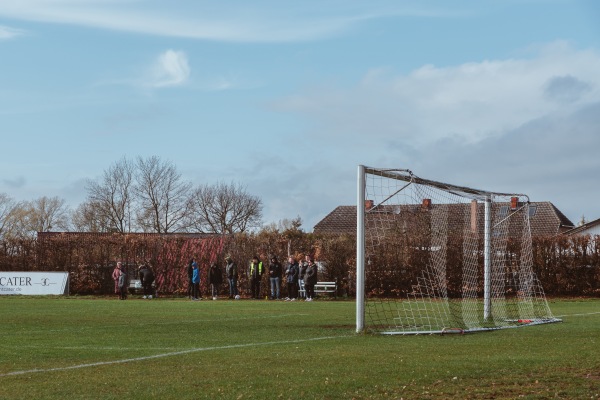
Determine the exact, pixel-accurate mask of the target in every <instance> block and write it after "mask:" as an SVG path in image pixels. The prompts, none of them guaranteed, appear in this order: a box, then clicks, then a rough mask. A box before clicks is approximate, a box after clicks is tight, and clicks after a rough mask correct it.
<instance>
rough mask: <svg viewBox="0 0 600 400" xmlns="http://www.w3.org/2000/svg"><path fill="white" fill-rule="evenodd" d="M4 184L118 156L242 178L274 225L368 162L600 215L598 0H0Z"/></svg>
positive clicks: (64, 181)
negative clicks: (151, 158) (151, 159)
mask: <svg viewBox="0 0 600 400" xmlns="http://www.w3.org/2000/svg"><path fill="white" fill-rule="evenodd" d="M0 137H1V138H2V139H3V141H2V142H3V145H2V147H1V148H2V151H1V157H0V165H1V168H0V171H1V172H0V192H4V193H7V194H9V195H11V196H12V197H14V198H16V199H18V200H32V199H34V198H37V197H40V196H59V197H62V198H64V199H66V200H67V202H68V204H69V205H70V206H71V207H73V208H75V207H76V206H77V205H78V204H79V203H81V202H83V201H84V200H85V197H86V192H85V182H86V180H87V179H95V178H97V177H99V176H100V175H101V174H102V172H103V171H104V170H105V169H107V168H108V167H109V166H110V165H111V164H112V163H114V162H115V161H117V160H119V159H120V158H121V157H123V156H127V157H132V158H134V157H137V156H142V157H147V156H152V155H158V156H160V157H161V158H162V159H164V160H170V161H172V162H174V163H175V164H176V165H177V167H178V169H179V171H180V172H181V173H182V175H183V177H184V178H185V179H186V180H190V181H191V182H193V183H194V184H201V183H216V182H219V181H223V182H226V183H229V182H236V183H237V182H239V183H242V184H243V185H245V186H246V188H247V191H248V192H249V193H251V194H254V195H257V196H260V197H261V198H262V199H263V202H264V206H265V208H264V221H265V223H270V222H277V221H279V220H281V219H284V218H288V219H291V218H295V217H297V216H300V217H301V218H302V220H303V221H304V225H303V228H304V229H305V230H307V231H311V230H312V228H313V226H314V224H315V223H316V222H318V221H319V220H320V219H321V218H323V217H324V216H325V215H327V213H329V212H330V211H331V210H332V209H333V208H334V207H336V206H338V205H351V204H355V201H356V169H357V165H359V164H364V165H368V166H374V167H398V168H409V169H411V170H412V171H413V172H414V173H415V174H417V175H419V176H421V177H424V178H428V179H433V180H437V181H445V182H449V183H454V184H457V185H462V186H470V187H475V188H480V189H485V190H494V191H500V192H519V193H526V194H528V195H529V196H530V198H531V199H532V200H533V201H551V202H553V203H554V204H555V205H556V206H557V207H558V208H559V209H560V210H562V211H563V212H564V213H565V214H566V215H567V216H568V217H569V218H570V219H571V220H572V221H573V222H575V223H576V222H577V221H579V219H580V218H581V216H582V215H585V217H586V219H588V220H591V219H597V218H600V202H598V199H599V198H600V184H599V183H600V178H599V172H600V157H598V149H600V2H596V1H577V0H564V1H562V0H556V1H552V0H547V1H541V0H521V1H510V0H507V1H452V2H450V1H400V0H393V1H392V0H382V1H369V2H366V1H355V0H344V1H342V0H319V1H316V0H315V1H313V0H304V1H301V2H298V1H275V0H273V1H268V0H259V1H219V2H215V1H211V2H209V1H202V0H173V1H168V2H167V1H158V0H103V1H101V0H0Z"/></svg>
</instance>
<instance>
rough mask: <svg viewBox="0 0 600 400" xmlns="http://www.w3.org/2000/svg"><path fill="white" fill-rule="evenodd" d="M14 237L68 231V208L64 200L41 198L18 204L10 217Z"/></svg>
mask: <svg viewBox="0 0 600 400" xmlns="http://www.w3.org/2000/svg"><path fill="white" fill-rule="evenodd" d="M10 218H11V220H12V224H13V226H14V234H15V236H35V234H36V233H37V232H47V231H51V230H53V229H56V230H63V231H68V230H69V208H68V207H67V205H66V201H65V200H64V199H61V198H58V197H46V196H42V197H40V198H37V199H35V200H33V201H24V202H20V203H18V204H17V205H16V206H15V207H14V209H13V212H12V213H11V216H10Z"/></svg>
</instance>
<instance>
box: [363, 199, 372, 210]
mask: <svg viewBox="0 0 600 400" xmlns="http://www.w3.org/2000/svg"><path fill="white" fill-rule="evenodd" d="M372 208H373V200H365V211H369V210H371V209H372Z"/></svg>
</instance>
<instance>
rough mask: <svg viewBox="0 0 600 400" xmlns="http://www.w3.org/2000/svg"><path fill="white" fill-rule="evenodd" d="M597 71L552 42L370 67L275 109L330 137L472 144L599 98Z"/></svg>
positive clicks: (593, 59) (596, 58)
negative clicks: (507, 55) (524, 52)
mask: <svg viewBox="0 0 600 400" xmlns="http://www.w3.org/2000/svg"><path fill="white" fill-rule="evenodd" d="M598 71H600V54H599V53H598V52H594V51H578V50H574V49H572V48H571V47H569V46H568V45H566V44H565V43H554V44H552V45H549V46H547V47H546V48H544V49H543V50H542V51H541V52H539V53H537V54H535V55H534V56H533V57H531V58H529V59H510V60H493V61H481V62H472V63H468V64H463V65H458V66H452V67H435V66H431V65H426V66H423V67H421V68H419V69H417V70H415V71H413V72H412V73H410V74H408V75H393V74H392V73H391V72H390V71H387V70H384V69H383V70H382V69H373V70H371V71H369V72H368V73H366V75H365V77H364V79H363V80H362V81H361V82H360V83H358V84H357V85H356V86H355V87H352V88H332V87H327V88H313V89H311V90H310V91H308V92H307V93H303V94H300V95H296V96H293V97H290V98H288V99H285V100H283V101H281V102H280V103H279V104H278V107H280V108H281V109H283V110H286V111H292V112H297V113H301V114H304V115H308V116H309V117H311V118H313V119H316V120H318V121H320V122H321V124H322V126H323V127H324V128H325V129H324V130H325V131H326V132H328V134H329V135H330V136H331V135H334V137H333V139H334V140H337V139H338V138H337V136H336V134H337V135H350V134H362V135H366V134H368V135H369V136H370V137H372V138H374V139H377V140H379V141H381V140H393V141H401V140H404V141H407V142H410V143H411V145H412V146H425V145H428V144H430V143H432V142H435V141H438V140H441V139H443V138H448V137H457V138H460V139H461V140H463V141H466V142H473V143H474V142H478V141H481V140H483V139H485V138H488V137H492V136H497V135H502V134H503V132H506V131H510V130H513V129H516V128H518V127H519V126H521V125H523V124H525V123H527V122H529V121H531V120H533V119H536V118H541V117H543V116H545V115H552V114H556V113H566V112H572V111H574V110H576V109H578V108H579V107H581V106H583V105H586V104H590V103H593V102H595V101H599V100H600V75H599V74H598ZM550 94H551V95H550ZM557 99H559V100H560V101H557Z"/></svg>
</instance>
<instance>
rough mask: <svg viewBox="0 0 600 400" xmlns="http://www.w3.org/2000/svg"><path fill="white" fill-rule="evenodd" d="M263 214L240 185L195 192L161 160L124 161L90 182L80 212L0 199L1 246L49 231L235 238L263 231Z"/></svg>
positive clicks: (41, 201) (52, 200) (51, 201)
mask: <svg viewBox="0 0 600 400" xmlns="http://www.w3.org/2000/svg"><path fill="white" fill-rule="evenodd" d="M262 208H263V205H262V201H261V199H260V198H259V197H257V196H253V195H251V194H249V193H248V192H247V191H246V188H245V187H244V186H242V185H241V184H236V183H233V182H232V183H228V184H227V183H223V182H220V183H216V184H200V185H197V186H194V185H193V184H192V183H191V182H189V181H186V180H184V179H183V177H182V175H181V173H180V172H179V171H178V170H177V167H176V166H175V164H173V163H172V162H170V161H165V160H162V159H161V158H160V157H158V156H151V157H148V158H142V157H137V158H135V159H129V158H127V157H123V158H122V159H120V160H118V161H116V162H114V163H113V164H112V165H110V166H109V168H107V169H106V170H104V172H103V174H102V175H101V177H100V178H98V179H90V180H88V181H87V182H86V200H85V201H84V202H83V203H82V204H80V205H78V206H77V207H76V208H75V209H71V208H70V207H69V206H68V205H67V203H66V200H65V199H62V198H59V197H47V196H43V197H40V198H37V199H34V200H30V201H16V200H15V199H13V198H12V197H11V196H10V195H8V194H6V193H0V240H4V239H19V238H21V239H23V238H33V237H35V235H36V233H37V232H48V231H78V232H118V233H131V232H144V233H159V234H166V233H174V232H196V233H218V234H233V233H239V232H246V231H248V230H250V229H254V228H257V227H259V226H260V225H261V223H262Z"/></svg>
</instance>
